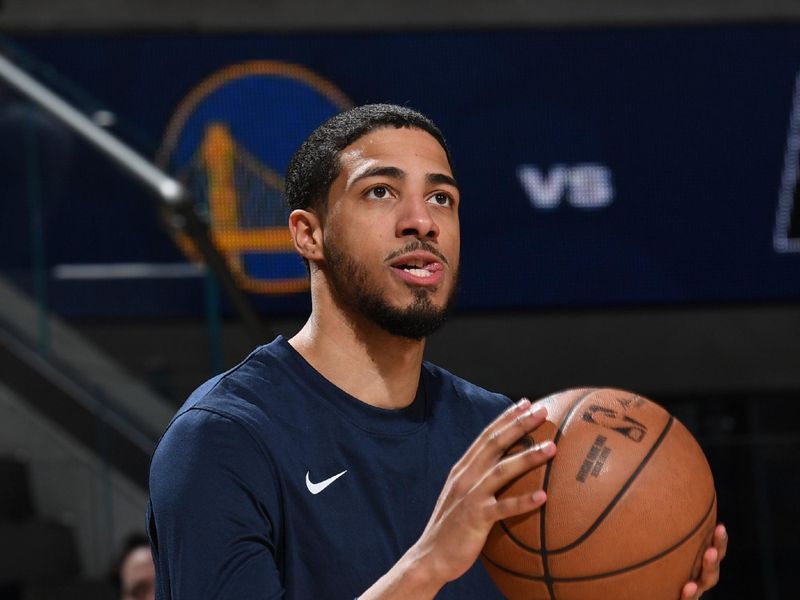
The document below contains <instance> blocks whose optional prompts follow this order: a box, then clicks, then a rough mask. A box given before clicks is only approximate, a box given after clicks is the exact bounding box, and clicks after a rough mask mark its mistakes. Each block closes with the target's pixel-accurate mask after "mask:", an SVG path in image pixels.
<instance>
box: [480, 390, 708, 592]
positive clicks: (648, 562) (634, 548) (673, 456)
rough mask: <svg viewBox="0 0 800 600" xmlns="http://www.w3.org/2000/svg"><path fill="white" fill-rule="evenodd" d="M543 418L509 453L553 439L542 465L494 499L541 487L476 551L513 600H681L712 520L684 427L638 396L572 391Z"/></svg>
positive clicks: (549, 403) (693, 445)
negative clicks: (531, 505)
mask: <svg viewBox="0 0 800 600" xmlns="http://www.w3.org/2000/svg"><path fill="white" fill-rule="evenodd" d="M535 404H536V405H544V406H546V407H547V411H548V416H547V421H546V422H545V423H543V424H542V425H541V426H540V427H539V428H538V429H536V430H535V431H534V432H533V433H532V434H529V435H528V436H526V437H524V438H522V439H521V440H520V441H519V442H517V443H516V444H515V445H514V446H513V447H512V448H511V449H510V450H509V453H515V452H519V451H521V450H523V449H525V448H527V447H530V446H532V445H533V444H538V443H541V442H543V441H545V440H548V439H550V440H553V441H554V443H555V444H556V446H557V448H558V451H557V452H556V456H555V457H554V458H553V460H551V461H550V462H548V463H547V464H546V465H544V466H542V467H540V468H537V469H534V470H532V471H529V472H528V473H526V474H525V475H523V476H521V477H519V478H517V479H516V480H514V481H512V482H511V483H510V484H509V485H508V486H506V487H505V488H504V489H503V490H501V491H500V492H499V493H498V494H497V496H498V498H499V497H502V496H505V495H519V494H524V493H532V492H534V491H535V490H537V489H544V490H545V491H546V492H547V502H546V503H545V504H544V506H543V507H542V508H541V509H540V510H537V511H534V512H532V513H528V514H525V515H521V516H518V517H514V518H511V519H507V520H505V521H499V522H497V523H495V525H494V527H493V528H492V530H491V531H490V533H489V537H488V539H487V541H486V545H485V546H484V548H483V552H482V555H481V558H482V561H483V563H484V565H485V567H486V569H487V570H488V571H489V574H490V575H491V576H492V579H493V580H494V582H495V584H496V585H497V587H498V588H499V589H500V591H501V592H502V593H503V594H504V595H505V596H506V597H507V598H508V599H509V600H523V599H524V600H612V599H613V600H642V599H645V598H646V599H647V600H678V598H679V597H680V594H681V589H682V587H683V585H684V584H685V583H686V582H688V581H690V580H692V579H694V578H695V577H696V576H697V575H698V573H699V571H700V564H701V560H702V555H703V551H704V550H705V548H706V547H707V546H708V545H709V544H710V543H711V538H712V535H713V531H714V527H715V524H716V512H717V503H716V493H715V490H714V480H713V477H712V475H711V469H710V468H709V466H708V462H707V461H706V458H705V456H704V454H703V451H702V450H701V449H700V446H699V445H698V444H697V442H696V441H695V439H694V438H693V437H692V435H691V434H690V433H689V432H688V430H687V429H686V428H685V427H684V426H683V425H682V424H681V423H680V422H679V421H678V420H677V419H675V418H674V417H673V416H671V415H670V414H669V413H668V412H667V411H665V410H664V409H663V408H661V407H660V406H659V405H657V404H655V403H654V402H652V401H650V400H648V399H646V398H643V397H642V396H639V395H637V394H634V393H631V392H626V391H622V390H615V389H606V388H602V389H590V388H585V389H575V390H568V391H566V392H562V393H559V394H554V395H552V396H549V397H547V398H545V399H543V400H540V401H538V402H536V403H535Z"/></svg>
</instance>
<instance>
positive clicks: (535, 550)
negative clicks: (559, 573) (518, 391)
mask: <svg viewBox="0 0 800 600" xmlns="http://www.w3.org/2000/svg"><path fill="white" fill-rule="evenodd" d="M597 389H598V388H590V389H589V391H588V392H586V393H585V394H584V395H582V396H581V397H580V398H578V399H577V400H576V401H575V402H574V403H573V405H572V406H570V407H569V410H568V411H567V413H566V414H565V415H564V419H563V420H562V421H561V423H560V424H559V426H558V430H557V431H556V434H555V436H553V443H554V444H555V445H556V446H558V440H559V438H560V437H561V433H562V431H563V429H564V427H565V426H566V424H567V422H568V421H569V419H570V417H572V414H573V413H574V412H575V409H576V408H577V407H578V405H579V404H580V403H581V402H583V401H584V400H585V399H586V398H588V397H589V396H591V395H592V394H593V393H595V392H596V391H597ZM552 465H553V461H552V460H551V461H548V463H547V465H546V466H545V471H544V482H543V485H542V489H543V490H544V491H545V492H547V483H548V481H549V480H550V469H551V468H552ZM546 509H547V503H546V502H545V503H544V505H542V508H540V509H539V510H540V511H541V517H540V520H539V522H540V523H541V524H544V516H545V514H547V513H546V512H545V511H546ZM500 527H502V529H503V531H505V532H506V535H508V539H510V540H511V541H512V542H514V543H515V544H516V545H517V546H519V547H520V548H522V549H523V550H526V551H528V552H533V553H534V554H542V553H543V552H546V551H547V550H545V549H544V548H534V547H533V546H528V545H527V544H526V543H525V542H523V541H522V540H520V539H517V537H516V536H515V535H514V534H513V533H512V532H511V530H510V529H509V528H508V526H507V525H506V522H505V520H501V521H500ZM541 539H542V540H544V537H542V538H541ZM542 546H544V543H542Z"/></svg>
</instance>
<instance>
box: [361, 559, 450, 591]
mask: <svg viewBox="0 0 800 600" xmlns="http://www.w3.org/2000/svg"><path fill="white" fill-rule="evenodd" d="M445 583H447V582H446V581H444V580H442V579H441V578H439V577H437V576H436V570H435V568H434V565H433V561H432V560H430V558H429V557H428V556H427V554H426V553H425V552H424V551H422V550H421V549H420V548H418V547H416V546H412V547H411V548H410V549H409V550H408V551H407V552H406V553H405V554H404V555H403V556H402V557H401V558H400V560H398V561H397V563H395V565H394V566H393V567H392V568H391V569H390V570H389V572H388V573H386V574H385V575H384V576H383V577H381V578H380V579H379V580H378V581H377V582H375V584H374V585H373V586H372V587H370V588H369V589H368V590H367V591H365V592H364V593H363V594H362V595H361V596H359V597H358V600H378V599H381V600H426V599H433V598H434V596H436V594H437V593H438V592H439V590H440V589H441V588H442V586H443V585H444V584H445Z"/></svg>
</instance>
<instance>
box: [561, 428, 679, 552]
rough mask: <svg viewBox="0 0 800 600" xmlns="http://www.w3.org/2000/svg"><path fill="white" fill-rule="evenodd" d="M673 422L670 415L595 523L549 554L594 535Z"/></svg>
mask: <svg viewBox="0 0 800 600" xmlns="http://www.w3.org/2000/svg"><path fill="white" fill-rule="evenodd" d="M674 421H675V417H673V416H672V415H670V416H669V419H668V420H667V424H666V425H665V426H664V429H663V430H662V431H661V434H660V435H659V436H658V439H657V440H656V441H655V443H654V444H653V446H652V447H651V448H650V450H648V452H647V454H645V456H644V458H643V459H642V462H640V463H639V466H638V467H636V469H635V470H634V471H633V473H631V476H630V477H629V478H628V481H626V482H625V485H623V486H622V488H620V490H619V492H617V495H616V496H614V498H613V499H612V500H611V502H609V504H608V506H606V507H605V509H604V510H603V512H601V513H600V515H599V516H598V517H597V519H596V520H595V522H594V523H592V524H591V526H590V527H589V528H588V529H587V530H586V531H584V532H583V534H581V536H580V537H579V538H578V539H576V540H575V541H574V542H572V543H571V544H567V545H566V546H563V547H562V548H557V549H555V550H550V554H561V553H562V552H567V551H569V550H572V549H573V548H574V547H575V546H577V545H578V544H580V543H581V542H583V541H584V540H585V539H586V538H588V537H589V536H590V535H591V534H592V533H594V531H595V530H596V529H597V528H598V527H600V524H601V523H602V522H603V521H604V520H605V518H606V517H607V516H608V514H609V513H610V512H611V511H612V510H614V507H615V506H616V505H617V502H619V501H620V499H621V498H622V496H624V495H625V492H627V491H628V488H630V487H631V485H633V482H634V481H636V478H637V477H638V476H639V473H641V472H642V471H643V470H644V468H645V466H647V463H648V462H650V459H651V458H652V457H653V455H654V454H655V453H656V450H658V448H659V446H661V443H662V442H663V441H664V438H665V437H667V433H669V430H670V429H672V423H673V422H674Z"/></svg>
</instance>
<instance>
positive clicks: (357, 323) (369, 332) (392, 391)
mask: <svg viewBox="0 0 800 600" xmlns="http://www.w3.org/2000/svg"><path fill="white" fill-rule="evenodd" d="M326 308H327V310H326ZM332 308H333V307H331V306H328V307H325V306H319V305H318V304H317V303H314V310H313V311H312V313H311V316H310V317H309V319H308V321H307V322H306V324H305V325H304V326H303V328H302V329H301V330H300V331H299V332H298V333H297V335H295V336H294V337H293V338H291V339H290V340H289V343H290V344H291V345H292V346H293V347H294V349H295V350H297V351H298V352H299V353H300V354H301V355H302V356H303V358H305V359H306V360H307V361H308V362H309V364H311V366H313V367H314V368H315V369H316V370H317V371H319V372H320V373H321V374H322V375H323V377H325V378H326V379H327V380H328V381H330V382H331V383H333V384H334V385H336V386H337V387H339V388H340V389H342V390H344V391H345V392H347V393H348V394H350V395H351V396H353V397H355V398H358V399H359V400H361V401H362V402H365V403H367V404H370V405H372V406H377V407H380V408H387V409H398V408H404V407H406V406H408V405H410V404H411V403H412V402H413V401H414V398H415V397H416V394H417V387H418V386H419V376H420V369H421V367H422V356H423V352H424V350H425V340H424V339H422V340H411V339H408V338H404V337H400V336H395V335H391V334H389V333H387V332H386V331H385V330H383V329H381V328H380V327H378V326H377V325H375V324H374V323H372V322H370V321H368V320H367V319H365V318H364V317H363V316H361V315H348V314H345V313H343V312H342V311H341V310H338V309H337V310H333V309H332Z"/></svg>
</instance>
